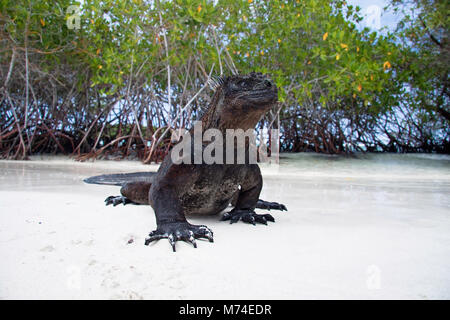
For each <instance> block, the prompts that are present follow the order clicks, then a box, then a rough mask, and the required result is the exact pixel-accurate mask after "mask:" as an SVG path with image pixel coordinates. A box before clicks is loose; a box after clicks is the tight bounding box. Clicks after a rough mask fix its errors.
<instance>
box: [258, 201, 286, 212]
mask: <svg viewBox="0 0 450 320" xmlns="http://www.w3.org/2000/svg"><path fill="white" fill-rule="evenodd" d="M256 208H258V209H266V210H270V209H273V210H281V211H287V208H286V206H285V205H284V204H281V203H278V202H269V201H264V200H261V199H259V200H258V202H257V203H256Z"/></svg>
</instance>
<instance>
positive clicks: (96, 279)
mask: <svg viewBox="0 0 450 320" xmlns="http://www.w3.org/2000/svg"><path fill="white" fill-rule="evenodd" d="M156 169H157V166H144V165H142V164H140V163H139V162H132V161H122V162H116V161H96V162H87V163H79V162H74V161H73V160H71V159H68V158H64V157H50V158H49V157H45V158H41V157H33V158H32V160H31V161H0V257H1V264H0V298H3V299H11V298H12V299H14V298H17V299H349V298H351V299H366V298H367V299H437V298H438V299H450V156H440V155H421V154H418V155H391V154H382V155H364V156H358V157H350V158H345V157H330V156H320V155H315V154H294V155H282V159H281V165H280V167H279V168H274V167H263V169H262V172H263V176H264V188H263V191H262V194H261V198H262V199H264V200H269V201H277V202H281V203H284V204H286V206H287V207H288V209H289V211H288V212H278V211H273V212H272V213H273V215H274V217H275V219H276V223H273V224H269V225H268V226H264V225H257V226H252V225H248V224H244V223H242V222H240V223H238V224H233V225H230V224H229V223H227V222H220V221H218V220H219V217H218V216H213V217H195V218H191V219H190V222H192V223H194V224H206V225H208V226H209V227H210V228H211V229H212V230H213V231H214V240H215V242H214V243H213V244H212V243H209V242H207V241H198V248H197V249H194V248H193V247H192V246H191V245H189V244H186V243H183V242H179V243H177V252H176V253H173V252H172V251H171V248H170V245H169V243H168V242H167V240H160V241H159V242H158V243H155V244H152V245H150V246H148V247H147V246H144V244H143V243H144V238H145V237H146V235H147V234H148V233H149V232H150V231H151V230H153V229H155V227H156V225H155V218H154V214H153V211H152V209H151V208H150V207H148V206H133V205H128V206H122V205H120V206H117V207H111V206H108V207H106V206H105V205H104V202H103V200H104V199H105V198H106V197H107V196H109V195H117V194H118V192H119V188H118V187H114V186H99V185H87V184H85V183H83V182H82V179H83V178H86V177H88V176H91V175H96V174H102V173H116V172H133V171H148V170H153V171H155V170H156ZM259 212H263V210H259Z"/></svg>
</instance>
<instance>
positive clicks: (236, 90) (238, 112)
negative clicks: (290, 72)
mask: <svg viewBox="0 0 450 320" xmlns="http://www.w3.org/2000/svg"><path fill="white" fill-rule="evenodd" d="M212 87H213V88H214V89H215V94H214V97H213V99H212V101H211V104H210V106H209V107H208V110H207V112H206V113H205V115H204V117H203V118H202V121H203V122H204V125H205V127H206V128H212V127H214V128H218V129H237V128H240V129H244V130H246V129H249V128H254V127H255V126H256V124H257V123H258V121H259V120H260V119H261V117H262V116H263V115H264V114H265V113H266V112H267V111H269V109H270V108H271V107H272V106H273V105H274V104H275V103H276V102H277V100H278V91H277V87H276V85H275V84H274V83H273V81H272V80H270V79H269V77H268V76H267V75H263V74H261V73H255V72H252V73H250V74H248V75H239V76H230V77H226V78H219V79H215V80H214V81H213V82H212Z"/></svg>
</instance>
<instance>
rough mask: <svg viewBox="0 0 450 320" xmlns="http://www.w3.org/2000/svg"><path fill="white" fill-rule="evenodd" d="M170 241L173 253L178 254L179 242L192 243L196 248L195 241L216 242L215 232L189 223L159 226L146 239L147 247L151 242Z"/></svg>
mask: <svg viewBox="0 0 450 320" xmlns="http://www.w3.org/2000/svg"><path fill="white" fill-rule="evenodd" d="M160 239H168V240H169V243H170V245H171V246H172V250H173V252H176V249H175V244H176V242H177V241H178V240H181V241H185V242H189V243H191V244H192V245H193V246H194V248H197V242H196V241H195V239H208V240H209V242H214V239H213V232H212V231H211V229H209V228H208V227H207V226H203V225H201V226H196V225H192V224H190V223H188V222H169V223H163V224H161V225H160V226H158V229H157V230H155V231H152V232H150V234H149V235H148V237H147V238H146V239H145V245H146V246H147V245H149V244H150V243H151V242H153V241H156V240H160Z"/></svg>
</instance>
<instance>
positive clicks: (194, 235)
mask: <svg viewBox="0 0 450 320" xmlns="http://www.w3.org/2000/svg"><path fill="white" fill-rule="evenodd" d="M164 180H166V179H163V181H162V182H161V183H160V182H157V183H155V185H153V186H152V187H151V188H150V192H149V200H150V204H151V206H152V207H153V209H154V211H155V215H156V225H157V229H156V230H154V231H152V232H150V234H149V236H148V237H147V238H146V239H145V245H148V244H150V243H151V242H153V241H155V240H160V239H163V238H165V239H168V240H169V243H170V245H171V246H172V249H173V251H174V252H175V251H176V249H175V243H176V242H177V241H179V240H181V241H185V242H189V243H191V244H192V245H193V246H194V248H197V243H196V241H195V239H202V238H203V239H208V240H209V242H214V240H213V232H212V231H211V230H210V229H209V228H208V227H206V226H204V225H193V224H190V223H189V222H188V221H187V220H186V217H185V216H184V212H183V208H182V206H181V204H180V200H179V197H178V196H177V195H176V191H175V190H176V189H175V186H174V185H172V184H167V183H164V182H165V181H164ZM168 180H170V178H169V179H168Z"/></svg>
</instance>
